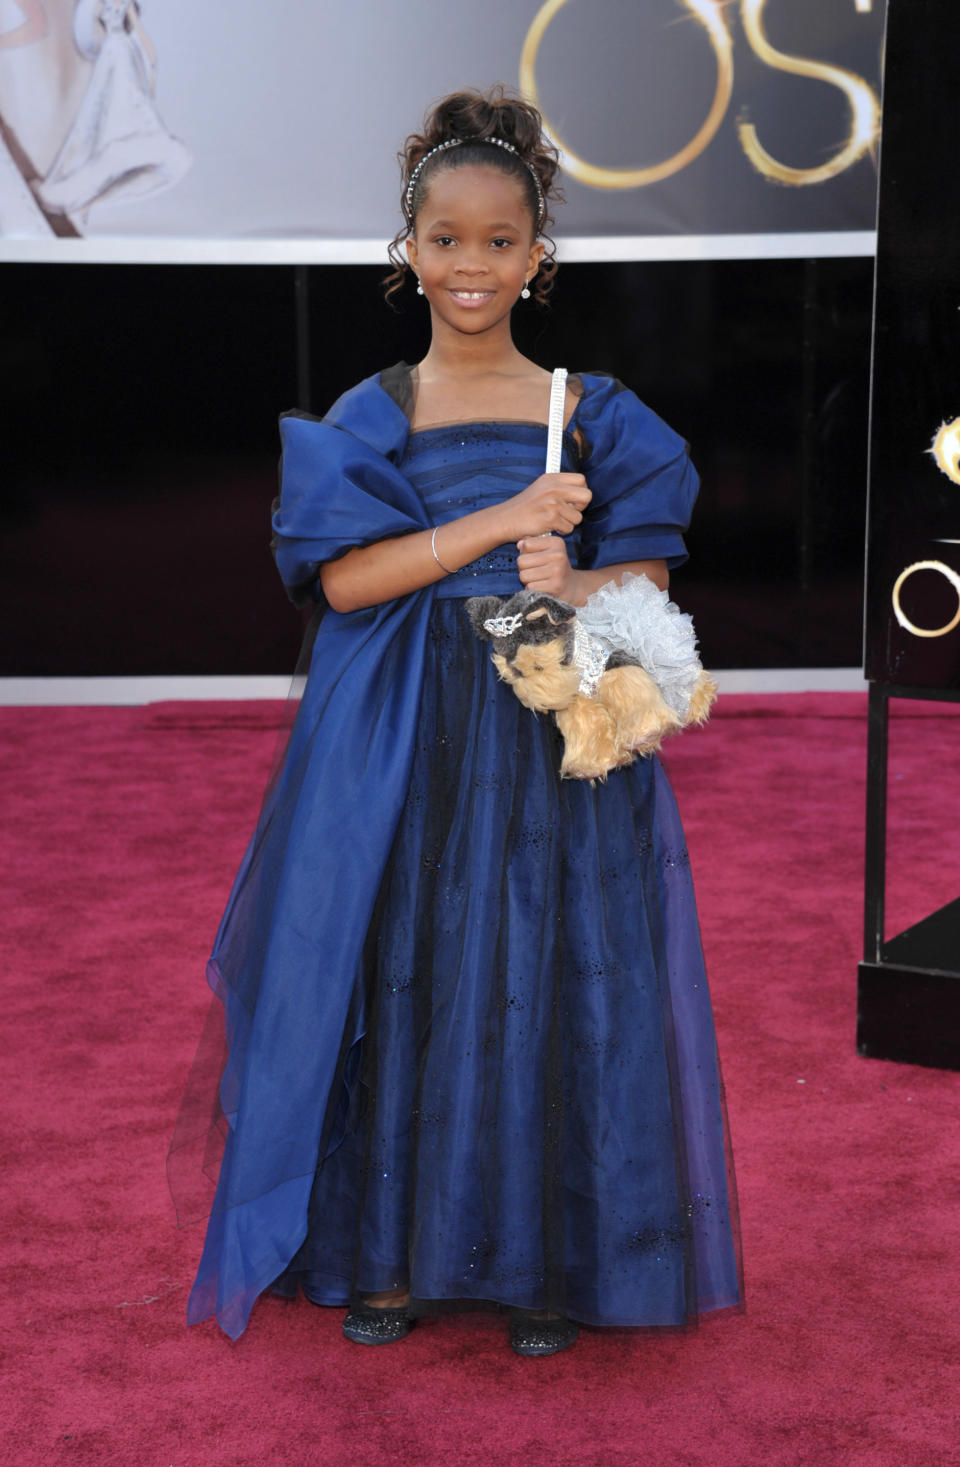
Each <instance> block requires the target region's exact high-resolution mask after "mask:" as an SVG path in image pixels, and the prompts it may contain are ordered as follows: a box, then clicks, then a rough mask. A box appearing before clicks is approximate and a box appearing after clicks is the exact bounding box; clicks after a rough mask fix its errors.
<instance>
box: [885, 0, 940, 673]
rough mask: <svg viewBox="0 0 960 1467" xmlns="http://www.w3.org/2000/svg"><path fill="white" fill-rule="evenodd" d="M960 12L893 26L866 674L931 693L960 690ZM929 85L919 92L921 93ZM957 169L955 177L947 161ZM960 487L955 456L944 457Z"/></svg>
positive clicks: (926, 4)
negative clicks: (952, 437)
mask: <svg viewBox="0 0 960 1467" xmlns="http://www.w3.org/2000/svg"><path fill="white" fill-rule="evenodd" d="M958 55H960V5H956V4H943V3H942V0H907V3H904V0H900V3H899V4H896V3H895V4H891V6H890V9H889V14H888V32H887V64H886V73H885V82H884V87H885V92H884V98H885V105H884V132H883V145H882V151H881V159H880V165H881V167H880V217H879V241H878V258H877V291H876V318H875V328H874V329H875V337H874V367H873V402H872V416H871V442H870V499H869V516H868V552H867V618H866V671H867V676H868V677H869V678H871V679H872V680H875V681H879V682H887V683H897V684H901V685H905V686H908V687H918V688H943V689H948V688H957V687H960V625H957V626H956V627H954V628H953V630H952V631H949V632H947V633H946V634H944V635H938V636H920V635H917V634H916V633H915V632H913V631H911V630H909V629H908V628H906V627H904V626H903V625H901V623H900V622H899V620H898V618H897V616H896V612H895V607H894V592H895V589H896V587H897V582H898V580H899V579H900V578H901V577H902V576H903V573H904V572H905V571H909V568H910V567H911V566H912V565H915V564H918V563H921V562H924V561H930V562H933V563H934V565H935V566H940V567H943V569H925V570H919V571H915V572H913V573H910V574H908V575H907V576H906V578H905V579H904V580H903V581H902V584H901V587H900V591H899V604H900V609H901V612H902V614H903V616H904V617H905V618H906V619H907V620H908V621H909V622H911V623H912V625H913V626H914V627H916V628H920V629H922V630H925V631H930V630H937V629H938V628H942V627H944V626H946V625H948V624H949V623H950V621H951V620H952V619H953V618H954V616H955V615H956V613H957V610H958V601H960V597H958V591H957V589H956V588H955V584H954V582H953V581H952V579H951V573H952V575H954V576H957V583H956V584H957V585H960V574H958V573H960V544H950V543H948V542H949V541H950V540H951V539H954V540H957V539H960V483H957V482H954V480H953V479H951V478H950V477H949V476H948V473H946V472H945V471H944V468H942V467H939V466H938V463H937V460H936V458H935V456H934V454H933V453H932V452H930V449H931V446H932V444H933V442H934V438H935V436H936V434H937V433H938V430H939V429H940V427H941V425H943V424H950V423H952V422H953V421H954V420H958V431H960V191H958V190H957V189H956V187H954V186H953V184H952V183H951V182H950V178H951V176H952V175H953V173H954V172H955V162H956V149H957V142H958V139H960V81H958V75H957V56H958ZM920 78H922V82H921V83H920V84H918V79H920ZM945 159H949V160H950V162H949V164H948V166H947V168H946V172H945V168H944V160H945ZM942 457H943V460H944V463H945V465H946V467H948V468H949V467H951V458H952V471H953V474H954V475H955V476H956V475H957V463H956V458H955V457H952V455H951V453H950V449H949V446H948V448H947V450H946V451H945V452H944V453H943V455H942Z"/></svg>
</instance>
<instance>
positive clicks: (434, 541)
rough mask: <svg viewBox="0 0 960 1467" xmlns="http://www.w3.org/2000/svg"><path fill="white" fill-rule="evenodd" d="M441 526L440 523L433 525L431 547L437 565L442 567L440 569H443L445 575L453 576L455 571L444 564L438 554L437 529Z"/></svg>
mask: <svg viewBox="0 0 960 1467" xmlns="http://www.w3.org/2000/svg"><path fill="white" fill-rule="evenodd" d="M439 528H440V526H439V525H434V527H433V534H432V535H431V536H430V549H431V550H432V551H433V558H434V560H435V561H436V562H437V565H438V566H439V567H440V569H441V570H442V571H443V573H444V575H447V576H452V575H453V571H452V570H450V569H449V568H448V567H447V566H445V565H444V563H443V561H442V560H441V559H440V557H439V555H438V554H437V531H438V530H439Z"/></svg>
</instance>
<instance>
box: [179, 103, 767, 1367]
mask: <svg viewBox="0 0 960 1467" xmlns="http://www.w3.org/2000/svg"><path fill="white" fill-rule="evenodd" d="M402 158H403V174H404V184H403V209H404V217H405V220H406V227H405V228H404V230H402V231H401V233H400V235H398V237H397V240H395V241H394V246H393V255H394V259H395V262H398V256H397V254H396V249H397V245H398V244H399V243H400V242H403V241H405V246H406V255H407V258H406V261H402V257H400V258H399V269H398V271H397V272H395V276H394V277H393V278H392V288H393V287H394V286H395V285H396V284H397V283H399V281H400V280H402V277H403V273H404V272H405V271H406V270H407V269H409V270H412V272H413V273H414V275H415V276H416V277H417V281H418V284H417V290H418V292H419V293H420V294H421V295H423V296H424V297H425V306H426V308H428V309H429V311H430V317H431V325H432V340H431V345H430V349H429V351H428V352H427V354H426V356H425V357H424V359H423V360H422V361H421V362H420V363H419V364H418V365H417V366H416V367H413V368H411V367H408V366H406V364H403V363H401V364H399V365H398V366H395V367H392V368H390V369H388V370H385V371H382V372H380V373H379V374H378V375H377V376H375V377H372V378H369V379H367V380H366V381H364V382H361V383H360V384H359V385H358V386H357V387H354V388H353V389H352V390H351V391H349V392H347V393H346V394H345V395H344V396H343V397H342V398H340V400H339V401H338V402H337V403H336V404H335V405H334V407H333V408H332V409H331V411H330V412H329V413H328V414H327V416H326V417H325V418H324V419H323V420H321V421H317V420H314V419H311V418H308V417H306V416H304V415H299V414H290V415H288V416H286V417H285V418H284V420H283V425H282V427H283V441H284V461H283V479H282V493H281V496H280V499H279V500H278V501H277V504H276V506H275V513H274V520H273V525H274V531H275V540H274V548H275V554H276V558H277V563H278V566H279V569H280V573H281V575H282V577H283V580H284V582H285V584H286V585H287V587H288V589H289V591H290V593H291V595H292V596H293V598H294V600H296V601H298V602H303V601H306V600H309V599H311V598H314V599H315V600H316V601H317V602H319V604H320V612H319V621H318V625H317V630H316V636H315V640H314V642H313V647H312V655H311V663H310V672H309V676H308V678H307V682H306V686H305V689H304V692H303V697H302V701H301V704H300V707H299V711H298V714H297V718H296V722H295V723H294V726H293V729H292V732H291V735H290V740H289V744H288V746H287V749H286V753H285V757H284V760H283V764H282V767H281V769H280V772H279V774H278V775H277V777H276V779H275V780H274V782H273V784H272V786H271V788H270V790H269V791H268V794H267V797H266V800H265V804H264V809H263V812H262V815H261V818H260V822H259V825H258V827H257V830H256V833H255V835H254V837H253V840H252V841H251V844H250V847H249V849H248V851H247V855H246V857H245V859H244V862H243V865H242V866H241V869H240V873H239V875H238V877H237V881H236V884H235V886H234V890H233V893H232V895H231V898H230V902H229V905H228V907H227V911H226V914H225V916H224V919H223V922H222V924H221V927H220V931H219V933H218V936H217V940H216V945H215V949H214V954H213V958H212V960H211V963H210V968H209V976H210V982H211V986H212V987H213V988H214V990H215V992H216V993H217V994H218V995H219V996H220V998H222V1000H223V1001H224V1004H225V1006H226V1019H227V1041H228V1046H229V1059H228V1062H227V1065H226V1068H225V1070H224V1073H223V1076H222V1080H221V1084H220V1092H219V1095H220V1102H221V1104H222V1109H223V1114H224V1116H225V1117H226V1124H224V1126H223V1131H224V1133H225V1135H226V1146H225V1152H224V1156H223V1162H222V1166H221V1168H220V1173H219V1181H218V1185H217V1191H216V1197H215V1200H214V1203H213V1209H212V1213H211V1216H210V1221H209V1224H208V1229H207V1237H206V1245H205V1249H204V1253H203V1259H202V1262H201V1264H200V1269H199V1272H198V1275H197V1279H196V1282H195V1284H194V1287H193V1292H192V1294H191V1297H190V1303H189V1309H188V1318H189V1320H190V1321H191V1322H192V1321H196V1320H200V1319H205V1318H207V1317H209V1316H210V1315H212V1314H216V1316H217V1318H218V1320H219V1322H220V1324H221V1325H222V1327H223V1328H224V1330H225V1331H226V1332H227V1333H228V1334H230V1335H232V1336H234V1337H235V1336H236V1335H238V1334H239V1333H240V1332H241V1331H242V1330H243V1328H244V1327H245V1325H246V1322H247V1318H248V1315H249V1313H250V1309H251V1307H252V1305H253V1303H254V1301H255V1300H256V1299H257V1297H258V1295H260V1294H261V1293H263V1292H264V1291H271V1292H272V1293H274V1294H281V1295H284V1296H286V1297H288V1298H292V1297H294V1296H295V1295H296V1294H297V1293H298V1292H299V1291H300V1290H301V1289H302V1291H303V1292H304V1293H305V1294H306V1296H307V1298H308V1299H310V1300H312V1301H313V1302H314V1303H315V1304H323V1305H340V1306H344V1305H346V1306H348V1313H347V1315H346V1318H345V1321H344V1324H343V1330H344V1333H345V1334H346V1335H347V1337H348V1338H349V1339H350V1340H353V1341H357V1342H359V1343H363V1344H378V1343H386V1342H389V1341H394V1340H400V1339H402V1338H403V1337H404V1336H406V1335H407V1334H408V1333H409V1332H410V1330H411V1328H412V1327H413V1325H414V1323H415V1321H416V1319H417V1317H418V1316H420V1315H423V1314H425V1313H427V1312H432V1311H439V1310H441V1309H443V1308H466V1307H470V1306H474V1305H482V1304H485V1305H488V1306H504V1307H506V1308H508V1309H509V1310H510V1340H511V1344H512V1345H513V1348H514V1349H515V1350H516V1351H518V1353H520V1354H524V1355H531V1354H541V1355H545V1354H552V1353H553V1352H554V1351H556V1350H559V1349H563V1348H564V1347H566V1346H568V1345H570V1344H571V1343H572V1342H573V1340H574V1339H575V1338H576V1334H577V1327H578V1322H580V1323H586V1324H588V1325H595V1326H610V1325H620V1326H624V1325H627V1326H646V1327H658V1328H670V1327H674V1328H675V1327H678V1326H683V1325H685V1324H687V1323H689V1322H692V1321H694V1320H696V1318H697V1317H698V1316H699V1315H701V1314H704V1313H706V1312H708V1311H714V1310H718V1309H723V1308H729V1307H733V1306H739V1305H740V1304H741V1302H742V1286H741V1277H740V1269H739V1252H738V1245H737V1236H736V1221H735V1206H734V1192H733V1178H732V1169H731V1167H730V1158H729V1150H728V1147H727V1144H726V1138H725V1120H724V1108H723V1099H722V1090H721V1084H720V1077H719V1071H718V1065H717V1057H716V1048H715V1041H714V1033H713V1021H712V1015H711V1010H710V1000H709V995H708V990H707V983H706V978H705V975H704V969H703V960H702V956H701V950H700V943H699V936H698V927H697V919H696V911H695V907H694V898H693V891H692V887H691V881H690V872H689V864H688V859H687V854H686V851H685V849H684V841H683V834H682V830H681V827H680V822H679V819H678V816H677V812H676V807H675V804H674V801H673V797H672V794H671V791H670V788H669V785H668V783H667V779H666V776H665V774H664V771H663V769H662V767H661V765H660V763H659V761H658V759H657V758H656V757H655V756H654V757H650V758H644V759H639V760H637V761H636V762H635V763H633V764H632V765H630V766H629V767H626V768H622V769H618V770H616V771H615V772H613V773H612V774H611V775H610V777H609V779H607V780H606V781H605V782H597V783H591V782H589V781H578V780H564V781H562V782H561V779H560V777H559V766H560V759H561V753H562V748H561V739H560V736H559V733H558V731H557V729H556V727H555V724H554V721H553V719H551V718H538V717H536V716H535V715H534V714H532V713H531V712H529V711H528V710H527V709H525V708H524V707H523V706H522V705H521V703H520V702H519V701H518V699H517V698H516V697H515V696H514V694H513V693H512V692H511V690H510V688H509V687H508V686H507V685H506V684H505V683H503V682H500V681H499V680H498V678H497V676H496V673H495V670H494V668H493V666H492V665H491V661H490V656H489V647H488V646H487V645H486V644H485V643H483V642H481V641H480V640H478V639H477V637H476V636H475V635H474V632H473V630H472V629H471V625H470V621H469V619H468V616H467V614H466V612H465V610H464V602H465V600H466V599H467V598H469V597H472V596H475V595H478V594H487V593H492V594H497V595H510V594H512V593H513V592H514V591H516V590H518V589H519V588H520V586H521V585H523V586H526V587H531V588H535V589H538V590H542V591H544V592H548V593H550V594H551V595H553V596H557V597H560V598H562V599H563V600H566V601H568V602H570V603H573V604H574V605H582V604H583V603H584V601H585V600H586V598H587V597H588V596H589V595H590V593H591V592H593V591H594V590H596V589H597V588H599V587H600V586H601V585H603V584H605V583H607V582H609V581H611V580H616V581H619V580H620V579H621V578H622V577H623V575H624V573H625V572H628V571H629V572H631V573H633V574H641V573H643V574H645V575H647V576H648V577H650V578H651V579H652V580H653V581H655V582H656V584H657V585H658V586H660V587H665V586H666V585H667V579H668V572H669V568H670V567H671V566H673V565H677V564H679V563H680V562H681V561H682V560H683V559H684V558H685V552H684V548H683V541H682V539H681V532H682V530H683V529H684V528H685V526H686V524H687V522H688V518H689V513H690V509H691V506H692V503H693V500H694V497H695V494H696V488H697V480H696V476H695V473H694V471H693V469H692V467H691V465H690V462H689V459H688V457H687V452H686V446H685V444H684V443H683V442H682V440H681V439H679V438H678V437H677V435H676V434H675V433H673V432H672V431H671V430H670V429H669V428H668V427H666V425H665V424H664V423H662V422H661V421H660V420H659V419H658V418H657V417H656V416H655V415H654V414H653V413H652V412H651V411H650V409H649V408H646V407H644V405H643V404H642V403H641V402H640V401H639V400H638V399H637V398H636V397H635V396H634V395H633V393H632V392H630V391H628V390H627V389H625V388H624V387H623V386H622V385H621V384H620V383H619V382H617V381H615V380H613V379H612V378H609V377H604V376H596V375H587V374H583V375H581V376H579V377H571V378H570V379H569V387H568V393H567V400H566V407H565V420H566V421H565V428H564V434H563V443H564V449H563V463H562V470H561V472H559V473H549V474H548V473H544V472H543V471H542V470H543V464H544V455H545V448H546V442H547V426H546V420H547V410H548V402H549V397H550V385H551V376H550V373H548V372H546V371H544V370H543V369H541V368H540V367H538V366H536V365H535V364H534V363H533V362H531V361H529V360H527V359H526V358H525V357H523V356H522V355H521V354H520V353H519V352H518V350H517V349H516V347H515V346H514V344H513V340H512V336H511V327H510V322H511V312H512V310H513V308H514V306H515V305H516V306H517V308H518V309H521V310H522V309H527V308H528V307H526V306H524V304H523V302H524V301H525V300H526V299H527V298H528V297H529V294H530V292H531V291H536V292H537V294H538V295H539V296H540V297H541V298H542V297H543V296H545V295H546V293H547V291H548V289H549V286H550V284H551V278H552V275H553V273H554V271H555V269H556V266H555V264H554V263H553V261H552V259H551V258H550V257H549V256H548V255H547V253H546V248H545V240H544V230H545V229H546V227H547V226H548V224H549V223H550V217H549V212H548V211H549V206H550V201H551V197H552V196H553V195H554V194H555V189H554V176H555V173H556V169H557V163H556V154H555V152H554V150H553V149H552V147H551V146H550V145H549V143H548V142H547V141H546V140H545V139H544V137H543V134H542V131H541V123H540V118H539V115H538V113H537V112H536V111H535V109H534V108H533V107H531V106H529V105H527V104H526V103H524V102H522V101H519V100H515V99H512V98H510V97H508V96H505V95H504V93H503V92H502V91H501V90H500V89H497V90H496V91H494V92H493V93H491V94H490V95H489V96H484V95H480V94H475V93H458V94H456V95H454V96H451V97H448V98H446V99H445V100H444V101H442V102H440V103H439V104H438V105H437V107H436V108H435V109H434V110H433V112H432V113H431V115H430V116H429V118H428V119H427V121H426V123H425V126H424V130H423V133H422V134H418V135H416V136H413V137H411V138H409V139H408V140H407V144H406V148H405V151H404V153H403V155H402ZM518 302H519V304H518ZM182 1139H183V1133H181V1140H182ZM187 1139H190V1138H189V1137H187Z"/></svg>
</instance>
